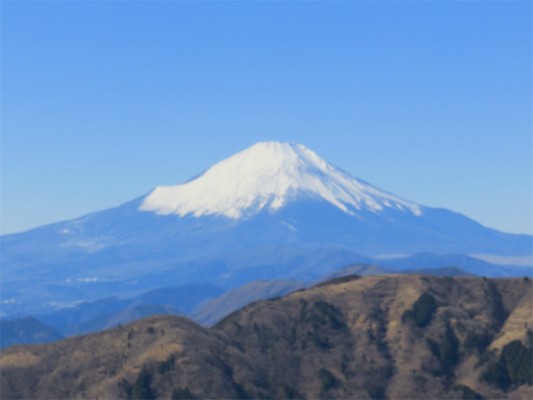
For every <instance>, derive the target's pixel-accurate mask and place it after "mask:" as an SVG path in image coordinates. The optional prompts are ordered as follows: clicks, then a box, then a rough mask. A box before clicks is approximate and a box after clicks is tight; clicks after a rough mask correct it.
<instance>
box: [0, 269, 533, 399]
mask: <svg viewBox="0 0 533 400" xmlns="http://www.w3.org/2000/svg"><path fill="white" fill-rule="evenodd" d="M367 268H368V267H367ZM532 300H533V298H532V282H531V279H528V278H527V277H522V278H514V279H490V278H482V277H471V276H456V277H435V276H428V275H416V274H415V275H413V274H406V275H394V274H388V275H376V276H367V277H360V276H359V275H345V276H340V277H333V279H330V280H326V281H323V282H320V283H318V284H316V285H315V286H313V287H311V288H309V289H301V290H297V291H295V292H292V293H291V294H288V295H285V296H283V297H277V298H272V299H269V300H260V301H257V302H254V303H252V304H249V305H247V306H245V307H244V308H241V309H240V310H238V311H235V312H233V313H232V314H230V315H228V316H226V317H225V318H224V319H222V320H221V321H219V322H218V323H216V324H215V325H214V326H213V327H211V328H206V327H204V326H201V325H199V324H197V323H195V322H193V321H191V320H189V319H188V318H185V317H177V316H152V317H148V318H144V319H141V320H139V321H136V322H132V323H129V324H126V325H120V326H118V327H116V328H113V329H110V330H105V331H101V332H98V333H93V334H89V335H84V336H75V337H71V338H67V339H64V340H61V341H58V342H54V343H48V344H40V345H19V346H12V347H9V348H6V349H3V350H2V351H1V352H0V357H1V358H0V363H1V370H0V373H1V387H2V392H1V397H2V398H3V399H15V398H35V399H66V398H93V399H94V398H101V399H104V398H108V399H117V398H124V399H156V398H157V399H170V398H172V399H193V398H198V399H200V398H223V399H237V398H243V399H244V398H284V399H289V398H292V399H303V398H307V399H318V398H338V399H342V398H346V399H347V398H351V399H355V398H357V399H365V398H368V399H370V398H374V399H384V398H388V399H406V398H416V399H435V398H447V399H482V398H486V399H494V398H499V399H500V398H501V399H505V398H508V399H529V398H532V397H533V392H532V386H531V385H532V376H533V372H532V363H533V360H532V329H533V309H532Z"/></svg>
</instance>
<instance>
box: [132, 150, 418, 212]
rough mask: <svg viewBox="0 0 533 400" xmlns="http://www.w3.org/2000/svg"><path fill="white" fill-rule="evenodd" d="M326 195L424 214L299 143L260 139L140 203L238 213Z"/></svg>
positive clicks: (356, 204)
mask: <svg viewBox="0 0 533 400" xmlns="http://www.w3.org/2000/svg"><path fill="white" fill-rule="evenodd" d="M304 197H307V198H311V199H313V198H314V199H321V200H325V201H327V202H329V203H331V204H332V205H334V206H335V207H337V208H339V209H341V210H342V211H344V212H346V213H348V214H351V215H354V211H356V210H361V209H363V208H364V209H367V210H370V211H372V212H379V211H382V210H383V209H384V208H394V209H397V210H406V211H410V212H411V213H412V214H414V215H420V214H421V207H420V206H418V205H417V204H414V203H411V202H408V201H405V200H402V199H400V198H398V197H396V196H394V195H391V194H389V193H386V192H383V191H381V190H379V189H377V188H375V187H373V186H371V185H369V184H368V183H366V182H363V181H361V180H358V179H356V178H354V177H352V176H350V175H348V174H347V173H345V172H343V171H341V170H340V169H338V168H335V167H334V166H332V165H331V164H329V163H327V162H326V161H325V160H324V159H322V158H320V157H319V156H318V155H316V154H315V153H314V152H313V151H311V150H309V149H308V148H306V147H304V146H302V145H300V144H296V143H277V142H264V143H258V144H256V145H254V146H252V147H250V148H248V149H246V150H244V151H242V152H240V153H238V154H236V155H234V156H233V157H230V158H228V159H226V160H224V161H221V162H219V163H218V164H216V165H214V166H213V167H211V168H210V169H208V170H207V171H206V172H205V173H204V174H202V175H201V176H200V177H198V178H196V179H194V180H192V181H190V182H187V183H185V184H183V185H178V186H171V187H158V188H156V189H155V190H154V191H153V192H152V193H150V194H149V195H148V196H147V197H146V198H145V199H144V200H143V203H142V205H141V207H140V208H139V209H140V210H143V211H154V212H155V213H157V214H160V215H169V214H176V215H179V216H184V215H187V214H193V215H194V216H195V217H199V216H202V215H213V214H214V215H224V216H226V217H229V218H233V219H239V218H241V217H243V216H249V215H251V214H256V213H257V212H259V211H261V210H262V209H263V208H267V209H268V210H269V211H271V212H274V211H276V210H278V209H280V208H281V207H283V206H284V205H286V204H287V203H289V202H291V201H292V200H296V199H301V198H304Z"/></svg>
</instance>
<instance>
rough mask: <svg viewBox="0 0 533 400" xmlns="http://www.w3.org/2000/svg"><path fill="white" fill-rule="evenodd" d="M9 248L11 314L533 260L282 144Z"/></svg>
mask: <svg viewBox="0 0 533 400" xmlns="http://www.w3.org/2000/svg"><path fill="white" fill-rule="evenodd" d="M1 245H2V269H1V274H2V275H1V278H2V279H1V288H2V302H3V310H7V309H11V310H18V311H20V310H23V309H25V308H28V309H34V308H35V307H37V305H39V306H43V305H48V306H50V305H54V306H58V307H59V306H63V305H66V304H70V303H72V302H73V301H79V300H95V299H98V298H101V297H104V296H108V295H118V294H121V295H126V294H129V295H135V294H138V293H140V292H141V291H142V290H146V289H151V288H155V287H161V286H166V287H168V286H178V285H181V284H186V283H210V284H214V285H217V286H221V287H224V288H226V289H229V288H232V287H235V286H238V285H241V284H244V283H246V282H249V281H252V280H256V279H287V278H294V279H302V280H312V279H315V278H318V277H319V276H321V275H324V274H326V273H329V272H331V271H332V270H334V269H336V268H341V267H344V266H346V265H348V264H350V263H354V262H368V261H369V259H368V258H367V257H365V256H374V255H382V254H414V253H418V252H424V251H427V252H433V253H439V254H446V253H455V254H460V253H462V254H496V255H508V256H523V255H531V253H532V237H531V236H529V235H512V234H507V233H502V232H498V231H496V230H493V229H489V228H486V227H483V226H481V225H480V224H478V223H477V222H475V221H472V220H471V219H469V218H467V217H465V216H463V215H461V214H457V213H454V212H451V211H448V210H444V209H435V208H431V207H425V206H421V205H418V204H415V203H413V202H410V201H407V200H403V199H401V198H399V197H397V196H394V195H392V194H390V193H387V192H385V191H383V190H380V189H378V188H376V187H374V186H372V185H370V184H368V183H366V182H364V181H362V180H360V179H358V178H355V177H353V176H351V175H350V174H348V173H346V172H344V171H342V170H340V169H338V168H336V167H334V166H333V165H331V164H329V163H328V162H326V161H325V160H323V159H322V158H320V157H319V156H318V155H316V154H315V153H314V152H313V151H311V150H309V149H307V148H305V147H304V146H302V145H299V144H294V143H276V142H265V143H258V144H256V145H254V146H252V147H250V148H248V149H246V150H244V151H242V152H240V153H238V154H236V155H234V156H233V157H230V158H228V159H226V160H223V161H221V162H219V163H218V164H215V165H214V166H213V167H211V168H209V169H208V170H207V171H205V172H204V173H203V174H201V175H200V176H198V177H196V178H195V179H192V180H190V181H188V182H186V183H184V184H181V185H177V186H171V187H157V188H155V189H154V190H153V191H151V192H150V193H148V194H146V195H144V196H141V197H139V198H137V199H134V200H132V201H130V202H128V203H126V204H123V205H121V206H119V207H115V208H112V209H108V210H104V211H99V212H95V213H92V214H89V215H86V216H83V217H81V218H78V219H75V220H72V221H66V222H60V223H56V224H51V225H47V226H43V227H40V228H37V229H33V230H30V231H28V232H24V233H20V234H14V235H5V236H2V237H1ZM360 254H364V255H365V256H362V255H360ZM32 307H33V308H32Z"/></svg>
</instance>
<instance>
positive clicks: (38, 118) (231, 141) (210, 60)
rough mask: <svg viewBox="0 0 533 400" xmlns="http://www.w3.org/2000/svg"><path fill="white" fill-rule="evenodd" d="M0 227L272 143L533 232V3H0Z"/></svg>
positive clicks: (60, 215)
mask: <svg viewBox="0 0 533 400" xmlns="http://www.w3.org/2000/svg"><path fill="white" fill-rule="evenodd" d="M1 19H2V20H1V114H2V115H1V116H2V119H1V129H2V136H1V157H2V158H1V167H2V169H1V189H2V193H1V200H2V203H1V217H2V226H1V230H2V233H11V232H18V231H23V230H27V229H30V228H33V227H36V226H40V225H43V224H46V223H51V222H57V221H61V220H67V219H72V218H76V217H79V216H81V215H84V214H86V213H89V212H92V211H97V210H101V209H105V208H109V207H113V206H117V205H120V204H122V203H124V202H126V201H129V200H131V199H133V198H135V197H138V196H140V195H142V194H145V193H147V192H148V191H150V190H151V189H152V188H154V187H155V186H158V185H172V184H178V183H181V182H183V181H185V180H186V179H188V178H190V177H191V176H193V175H195V174H197V173H198V172H200V171H202V170H204V169H205V168H207V167H209V166H210V165H212V164H214V163H215V162H218V161H220V160H221V159H223V158H226V157H228V156H231V155H232V154H234V153H236V152H238V151H240V150H243V149H245V148H246V147H248V146H250V145H252V144H253V143H255V142H258V141H264V140H277V141H296V142H299V143H302V144H304V145H306V146H307V147H309V148H310V149H312V150H314V151H315V152H317V153H318V154H319V155H321V156H322V157H324V158H325V159H326V160H328V161H330V162H332V163H333V164H335V165H337V166H338V167H340V168H342V169H344V170H346V171H348V172H350V173H352V174H353V175H355V176H358V177H360V178H362V179H364V180H366V181H368V182H370V183H372V184H374V185H375V186H378V187H380V188H382V189H384V190H387V191H389V192H392V193H394V194H396V195H398V196H401V197H403V198H406V199H409V200H412V201H415V202H417V203H419V204H422V205H427V206H432V207H444V208H448V209H451V210H453V211H457V212H461V213H463V214H465V215H467V216H469V217H471V218H473V219H475V220H477V221H478V222H480V223H482V224H483V225H486V226H489V227H492V228H496V229H499V230H503V231H506V232H513V233H530V234H531V233H532V229H533V228H532V220H533V211H532V204H533V193H532V192H533V154H532V153H533V143H532V141H533V139H532V39H531V38H532V4H531V2H507V1H505V2H503V1H502V2H485V1H480V2H466V1H453V2H429V1H428V2H326V1H325V2H297V1H295V2H195V3H193V2H73V1H72V2H66V1H65V2H6V1H3V2H2V4H1Z"/></svg>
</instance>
